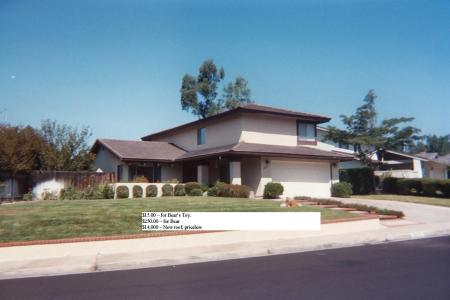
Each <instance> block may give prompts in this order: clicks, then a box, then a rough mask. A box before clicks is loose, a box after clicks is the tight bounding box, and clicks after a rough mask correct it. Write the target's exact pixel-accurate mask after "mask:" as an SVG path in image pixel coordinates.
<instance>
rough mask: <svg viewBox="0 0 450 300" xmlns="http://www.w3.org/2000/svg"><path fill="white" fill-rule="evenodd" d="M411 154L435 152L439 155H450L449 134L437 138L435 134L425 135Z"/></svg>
mask: <svg viewBox="0 0 450 300" xmlns="http://www.w3.org/2000/svg"><path fill="white" fill-rule="evenodd" d="M412 152H414V153H418V152H429V153H434V152H437V153H438V154H439V155H446V154H449V153H450V134H447V135H442V136H438V135H435V134H431V135H425V136H423V138H422V140H421V141H419V142H418V143H417V144H416V145H415V146H414V147H413V150H412Z"/></svg>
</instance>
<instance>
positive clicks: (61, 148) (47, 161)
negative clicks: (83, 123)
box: [39, 120, 95, 171]
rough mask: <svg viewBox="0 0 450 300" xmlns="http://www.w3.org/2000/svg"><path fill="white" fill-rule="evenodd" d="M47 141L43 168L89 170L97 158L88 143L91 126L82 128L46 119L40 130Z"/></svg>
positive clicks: (43, 156) (43, 154) (43, 155)
mask: <svg viewBox="0 0 450 300" xmlns="http://www.w3.org/2000/svg"><path fill="white" fill-rule="evenodd" d="M39 132H40V134H41V136H42V138H43V139H44V141H45V144H44V150H45V151H44V152H43V153H42V168H43V169H46V170H57V171H80V170H88V169H89V168H90V166H91V164H92V162H93V160H94V158H95V155H94V154H93V153H91V152H90V147H89V144H88V140H89V137H90V136H91V135H92V133H91V130H90V128H89V127H82V128H81V129H78V128H75V127H72V126H68V125H65V124H58V123H56V122H55V121H50V120H45V121H43V122H42V124H41V128H40V130H39Z"/></svg>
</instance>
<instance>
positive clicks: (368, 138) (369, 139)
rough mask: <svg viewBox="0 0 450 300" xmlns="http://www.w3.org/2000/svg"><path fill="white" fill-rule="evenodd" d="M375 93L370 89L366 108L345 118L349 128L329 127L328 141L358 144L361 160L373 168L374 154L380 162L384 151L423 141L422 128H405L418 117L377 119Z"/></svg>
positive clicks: (365, 99) (342, 117)
mask: <svg viewBox="0 0 450 300" xmlns="http://www.w3.org/2000/svg"><path fill="white" fill-rule="evenodd" d="M376 98H377V95H376V94H375V91H373V90H370V91H369V92H368V93H367V95H366V96H365V98H364V100H363V102H364V103H363V105H361V106H360V107H358V108H357V109H356V112H355V113H354V114H353V115H350V116H347V115H341V116H340V118H341V120H342V123H344V126H345V129H339V128H337V127H334V126H328V129H329V132H328V134H327V136H326V139H328V140H332V141H334V142H339V143H346V144H351V145H354V149H355V152H356V153H357V155H358V156H359V157H360V159H361V160H362V161H363V162H364V163H366V164H368V165H371V163H372V159H371V157H372V154H373V153H374V151H376V153H377V154H378V158H379V159H380V158H381V156H382V155H383V153H384V150H387V149H390V150H403V149H405V148H407V147H411V146H413V145H414V143H415V141H416V140H417V139H419V136H418V133H419V132H420V130H419V129H417V128H415V127H413V126H405V125H404V124H405V123H408V122H411V121H413V120H414V118H411V117H399V118H391V119H385V120H382V121H381V122H378V120H377V116H378V114H377V111H376V107H375V100H376Z"/></svg>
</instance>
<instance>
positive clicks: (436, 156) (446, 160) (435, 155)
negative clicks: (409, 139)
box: [415, 152, 450, 166]
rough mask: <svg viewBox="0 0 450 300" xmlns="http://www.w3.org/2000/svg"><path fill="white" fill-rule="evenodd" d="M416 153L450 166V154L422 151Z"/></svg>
mask: <svg viewBox="0 0 450 300" xmlns="http://www.w3.org/2000/svg"><path fill="white" fill-rule="evenodd" d="M415 155H416V156H418V157H422V158H424V159H427V160H429V161H432V162H435V163H438V164H441V165H446V166H450V154H447V155H443V156H441V155H439V154H438V153H436V152H432V153H426V152H421V153H417V154H415Z"/></svg>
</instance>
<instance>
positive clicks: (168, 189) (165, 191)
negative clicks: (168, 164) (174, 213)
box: [162, 183, 173, 197]
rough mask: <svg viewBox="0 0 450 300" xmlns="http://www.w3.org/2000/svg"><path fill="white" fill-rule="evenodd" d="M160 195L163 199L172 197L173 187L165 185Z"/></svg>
mask: <svg viewBox="0 0 450 300" xmlns="http://www.w3.org/2000/svg"><path fill="white" fill-rule="evenodd" d="M162 195H163V197H167V196H173V186H172V185H171V184H169V183H166V184H165V185H163V186H162Z"/></svg>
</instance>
